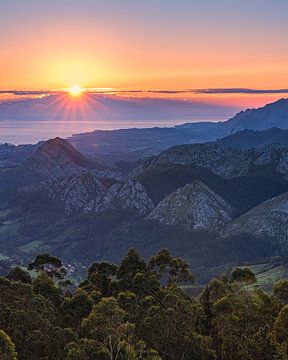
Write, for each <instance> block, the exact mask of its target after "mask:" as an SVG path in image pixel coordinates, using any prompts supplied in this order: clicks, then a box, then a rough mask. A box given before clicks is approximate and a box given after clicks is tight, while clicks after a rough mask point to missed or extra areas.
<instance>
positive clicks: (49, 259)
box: [28, 254, 67, 281]
mask: <svg viewBox="0 0 288 360" xmlns="http://www.w3.org/2000/svg"><path fill="white" fill-rule="evenodd" d="M28 270H36V271H37V272H45V273H46V274H47V275H48V276H49V277H50V278H51V279H53V280H54V279H55V280H58V281H59V280H63V279H64V278H65V276H66V275H67V271H66V269H65V267H64V265H63V263H62V261H61V260H60V259H58V258H57V257H56V256H51V255H49V254H41V255H38V256H36V258H35V260H34V261H32V262H31V263H30V264H29V265H28Z"/></svg>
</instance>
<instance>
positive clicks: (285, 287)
mask: <svg viewBox="0 0 288 360" xmlns="http://www.w3.org/2000/svg"><path fill="white" fill-rule="evenodd" d="M273 293H274V295H275V296H276V297H277V299H279V300H280V301H283V302H284V303H285V304H287V303H288V280H287V279H282V280H279V281H277V283H276V284H274V286H273Z"/></svg>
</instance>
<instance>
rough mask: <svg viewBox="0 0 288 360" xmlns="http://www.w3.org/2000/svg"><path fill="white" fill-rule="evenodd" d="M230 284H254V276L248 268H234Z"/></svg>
mask: <svg viewBox="0 0 288 360" xmlns="http://www.w3.org/2000/svg"><path fill="white" fill-rule="evenodd" d="M231 282H232V283H233V282H236V283H237V282H238V283H243V284H246V285H249V284H254V283H255V282H256V277H255V274H254V273H253V272H252V271H251V270H250V269H249V268H247V267H246V268H243V269H242V268H236V269H235V270H234V271H233V272H232V275H231Z"/></svg>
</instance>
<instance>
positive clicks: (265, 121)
mask: <svg viewBox="0 0 288 360" xmlns="http://www.w3.org/2000/svg"><path fill="white" fill-rule="evenodd" d="M220 127H222V129H223V136H225V135H230V134H233V133H236V132H237V131H241V130H245V129H252V130H265V129H269V128H272V127H278V128H280V129H288V99H281V100H278V101H276V102H274V103H272V104H268V105H266V106H264V107H262V108H259V109H248V110H246V111H241V112H240V113H238V114H237V115H236V116H234V117H233V118H231V119H229V120H228V121H225V122H224V123H222V124H220Z"/></svg>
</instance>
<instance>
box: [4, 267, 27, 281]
mask: <svg viewBox="0 0 288 360" xmlns="http://www.w3.org/2000/svg"><path fill="white" fill-rule="evenodd" d="M7 278H8V279H9V280H11V281H21V282H22V283H23V284H31V282H32V279H31V276H30V274H29V273H28V272H27V271H24V270H22V269H21V268H20V267H18V266H16V267H14V268H13V269H11V270H10V272H9V274H8V275H7Z"/></svg>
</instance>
